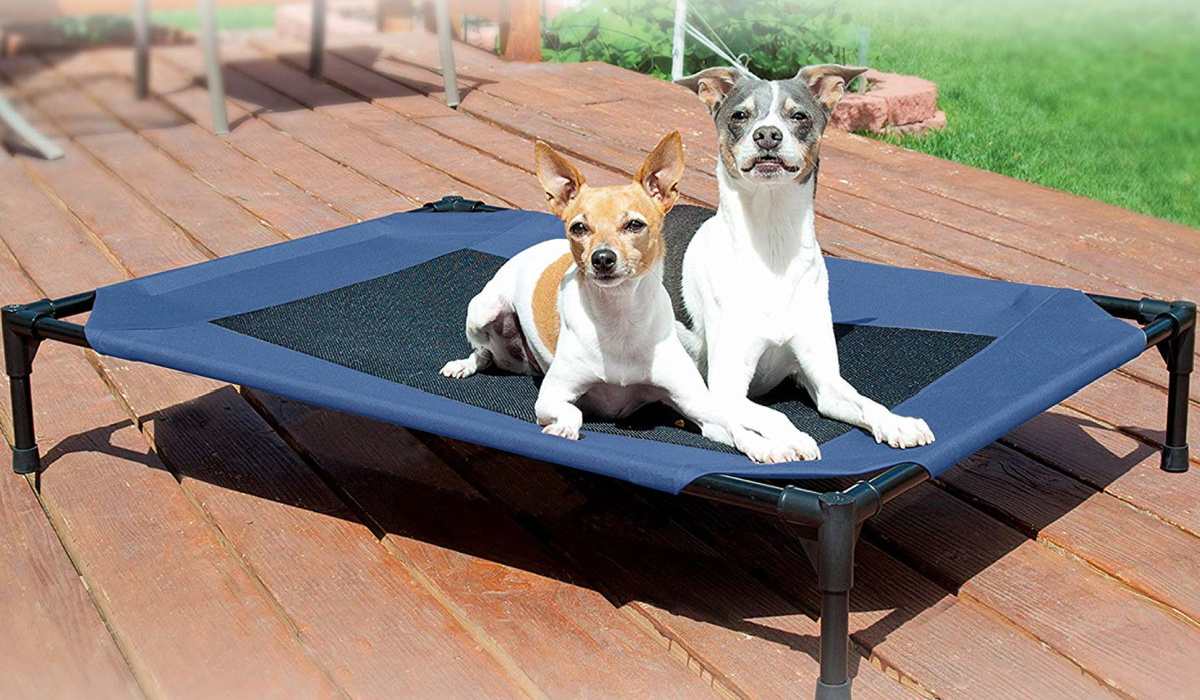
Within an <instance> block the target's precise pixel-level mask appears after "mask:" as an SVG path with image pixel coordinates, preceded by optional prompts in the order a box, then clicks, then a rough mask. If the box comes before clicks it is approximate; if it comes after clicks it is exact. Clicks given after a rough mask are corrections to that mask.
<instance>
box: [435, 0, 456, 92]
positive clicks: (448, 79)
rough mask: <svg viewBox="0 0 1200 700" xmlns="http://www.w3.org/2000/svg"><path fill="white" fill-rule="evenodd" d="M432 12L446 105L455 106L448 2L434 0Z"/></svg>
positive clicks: (452, 51)
mask: <svg viewBox="0 0 1200 700" xmlns="http://www.w3.org/2000/svg"><path fill="white" fill-rule="evenodd" d="M433 13H434V16H435V17H436V19H437V33H438V50H439V51H440V53H441V58H442V81H443V82H444V83H445V86H446V106H447V107H457V106H458V103H459V102H461V101H462V100H460V99H459V96H458V73H457V72H456V71H455V68H454V40H453V37H452V36H451V33H450V2H449V0H434V2H433Z"/></svg>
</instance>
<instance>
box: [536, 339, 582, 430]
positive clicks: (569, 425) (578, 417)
mask: <svg viewBox="0 0 1200 700" xmlns="http://www.w3.org/2000/svg"><path fill="white" fill-rule="evenodd" d="M558 359H559V361H556V362H555V363H554V364H552V365H550V371H549V372H547V373H546V378H545V379H544V380H542V388H541V389H540V390H539V391H538V398H537V403H535V404H534V406H533V412H534V414H535V415H536V416H537V422H538V425H540V426H542V432H543V433H547V434H549V435H557V436H559V437H564V438H567V439H568V440H578V439H579V429H580V428H581V427H582V426H583V412H582V411H580V410H579V407H578V406H576V405H575V401H577V400H578V399H579V397H580V396H583V394H584V393H585V392H586V391H587V390H588V387H589V386H591V384H592V381H590V380H587V379H585V378H584V377H582V376H580V375H579V374H576V373H573V372H570V371H569V370H563V369H559V371H557V372H556V371H555V370H556V369H558V368H563V367H567V366H568V363H565V362H562V361H561V359H562V358H561V357H560V358H558Z"/></svg>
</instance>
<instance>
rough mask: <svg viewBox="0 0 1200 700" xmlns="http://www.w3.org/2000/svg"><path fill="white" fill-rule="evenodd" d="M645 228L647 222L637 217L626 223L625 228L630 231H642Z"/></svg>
mask: <svg viewBox="0 0 1200 700" xmlns="http://www.w3.org/2000/svg"><path fill="white" fill-rule="evenodd" d="M645 228H646V222H645V221H638V220H637V219H631V220H630V221H629V223H627V224H625V230H626V231H628V232H630V233H641V232H642V231H643V230H645Z"/></svg>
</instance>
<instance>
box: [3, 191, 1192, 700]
mask: <svg viewBox="0 0 1200 700" xmlns="http://www.w3.org/2000/svg"><path fill="white" fill-rule="evenodd" d="M708 216H711V212H709V211H707V210H704V209H699V208H696V207H684V206H681V207H677V208H676V209H675V210H674V211H673V212H672V213H671V214H670V215H669V216H668V219H667V238H668V248H669V249H670V251H671V253H670V256H669V258H670V259H669V261H668V265H667V275H666V276H667V281H668V286H669V287H676V286H677V284H678V274H679V265H678V263H679V260H680V259H681V257H682V251H683V249H684V248H685V247H686V242H687V240H688V239H689V238H690V236H691V235H692V234H693V233H694V232H695V230H696V228H697V227H698V226H699V225H700V224H701V223H702V222H703V221H704V220H705V219H706V218H707V217H708ZM562 235H563V227H562V222H561V221H559V220H558V219H557V218H555V217H553V216H550V215H548V214H542V213H535V212H527V211H510V210H498V209H496V208H493V207H486V206H483V205H480V204H479V203H472V202H465V201H463V200H460V199H457V198H447V199H445V200H442V201H441V202H438V203H435V204H432V205H427V206H426V207H425V208H424V209H422V210H419V211H417V212H410V213H406V214H396V215H392V216H388V217H385V218H382V219H378V220H375V221H369V222H365V223H361V224H357V225H354V226H350V227H347V228H343V229H339V230H336V231H330V232H327V233H324V234H320V235H316V236H311V237H309V238H305V239H301V240H296V241H291V242H287V243H283V244H280V245H276V246H271V247H268V248H263V249H260V250H255V251H250V252H247V253H243V254H240V255H235V256H231V257H228V258H222V259H219V260H213V261H211V262H206V263H202V264H199V265H194V266H191V267H186V268H183V269H179V270H174V271H170V272H165V273H162V274H158V275H153V276H151V277H145V278H141V279H136V280H131V281H128V282H124V283H121V284H117V285H113V286H111V287H105V288H103V289H100V290H97V291H95V292H87V293H83V294H80V295H76V296H74V297H69V298H66V299H60V300H55V301H50V300H44V301H41V302H36V303H34V304H29V305H26V306H14V307H7V308H6V309H5V311H4V342H5V353H6V360H7V369H8V374H9V377H10V382H11V384H12V392H13V406H14V435H15V436H16V444H15V447H14V465H15V467H16V470H17V471H18V472H23V473H29V472H32V471H35V470H36V469H37V466H38V452H37V447H36V445H35V444H34V441H33V426H32V412H31V408H30V404H29V401H30V399H29V374H30V371H31V368H32V360H33V354H34V351H35V350H36V346H37V342H39V341H40V340H44V339H53V340H60V341H66V342H71V343H75V344H77V345H85V346H88V347H91V348H93V349H95V350H96V351H97V352H99V353H102V354H106V355H112V356H115V357H121V358H125V359H129V360H138V361H142V362H149V363H152V364H156V365H161V366H164V367H170V368H173V369H177V370H182V371H185V372H190V373H194V374H199V375H203V376H207V377H212V378H214V379H219V380H223V381H228V382H232V383H235V384H241V385H246V386H250V387H254V388H257V389H262V390H265V391H269V392H272V393H275V394H279V395H282V396H286V397H289V398H292V399H297V400H300V401H306V402H310V403H314V404H320V405H323V406H328V407H331V408H335V409H338V410H342V411H348V412H352V413H357V414H361V415H364V416H369V417H372V418H377V419H380V420H384V421H389V422H393V423H397V424H400V425H404V426H407V427H411V428H416V429H419V430H424V431H429V432H432V433H436V434H439V435H444V436H448V437H452V438H455V439H459V440H466V441H470V442H473V443H477V444H480V445H486V446H489V447H494V448H497V449H501V450H506V451H509V452H514V453H518V454H521V455H525V456H528V457H534V458H537V459H543V460H547V461H550V462H555V463H558V464H562V465H566V466H570V467H574V468H578V469H583V470H587V471H591V472H595V473H598V474H604V475H607V476H611V477H615V478H618V479H623V480H625V481H629V482H633V483H635V484H639V485H642V486H647V487H651V488H655V489H660V490H664V491H669V492H672V493H678V492H680V491H684V490H686V491H687V492H688V493H692V494H695V495H701V496H706V497H709V498H714V499H716V500H721V501H724V502H728V503H733V504H736V505H740V506H744V507H749V508H754V509H757V510H762V511H767V512H772V513H777V514H779V515H780V516H781V517H782V518H784V519H785V520H787V521H789V522H792V523H795V524H798V525H801V526H807V527H810V528H815V529H816V530H817V533H818V536H819V541H820V543H821V544H820V546H819V547H818V548H817V550H816V553H815V554H814V557H815V559H816V561H815V562H814V563H816V564H817V565H818V569H819V573H820V585H821V590H822V592H823V593H824V596H823V598H824V602H823V608H822V610H823V614H822V630H823V644H822V649H823V651H822V673H821V683H820V686H819V687H820V689H821V690H820V694H822V695H824V696H827V697H848V694H849V681H848V680H847V678H846V670H845V669H846V659H845V654H846V636H845V634H846V633H845V624H846V614H847V610H848V608H847V607H846V600H845V598H846V593H847V592H848V590H849V588H850V586H851V584H852V577H851V574H850V572H851V567H852V560H853V549H854V542H855V540H856V537H857V526H858V525H859V523H861V521H862V520H865V519H866V518H867V517H870V516H871V515H873V514H874V513H875V512H877V511H878V509H879V508H880V507H881V506H882V504H883V503H884V502H886V501H887V500H889V499H891V498H893V497H895V496H896V495H898V494H899V493H902V492H903V491H904V490H906V489H908V488H911V487H912V486H914V485H916V484H917V483H920V482H921V481H923V480H925V479H928V478H930V477H931V476H936V475H938V474H940V473H942V472H943V471H945V470H946V469H949V468H950V467H952V466H953V465H954V464H956V463H957V462H959V461H960V460H962V459H963V458H964V457H967V456H969V455H970V454H972V453H973V452H975V451H976V450H978V449H979V448H980V447H982V446H984V445H986V444H988V443H990V442H992V441H993V440H995V439H997V438H998V437H1000V436H1002V435H1004V434H1005V433H1006V432H1008V431H1009V430H1011V429H1013V428H1014V427H1016V426H1018V425H1020V424H1021V423H1022V422H1024V421H1026V420H1028V419H1029V418H1031V417H1033V416H1035V415H1037V414H1038V413H1040V412H1041V411H1043V410H1045V409H1046V408H1049V407H1050V406H1053V405H1054V404H1056V403H1058V402H1059V401H1061V400H1062V399H1064V398H1066V397H1068V396H1070V395H1071V394H1072V393H1074V392H1075V391H1077V390H1078V389H1080V388H1081V387H1083V386H1085V385H1087V384H1088V383H1090V382H1092V381H1094V380H1095V379H1097V378H1098V377H1100V376H1102V375H1104V374H1105V373H1107V372H1109V371H1111V370H1112V369H1114V368H1116V367H1119V366H1120V365H1121V364H1123V363H1125V362H1126V361H1128V360H1130V359H1132V358H1134V357H1136V356H1137V355H1138V354H1140V353H1141V352H1143V351H1145V350H1146V349H1147V348H1148V347H1151V346H1154V345H1159V346H1160V348H1162V349H1163V351H1164V356H1165V357H1166V359H1167V361H1168V367H1169V369H1170V370H1171V406H1170V413H1171V418H1170V425H1169V426H1168V435H1167V440H1166V442H1167V448H1166V449H1165V451H1164V455H1163V466H1164V468H1166V469H1169V470H1174V471H1182V470H1184V469H1186V468H1187V446H1186V444H1185V442H1184V439H1185V438H1184V434H1185V432H1186V430H1185V429H1186V406H1187V398H1186V397H1187V382H1188V372H1190V369H1191V365H1190V360H1191V357H1192V353H1193V349H1194V321H1195V306H1194V305H1191V304H1187V303H1183V302H1172V303H1168V302H1160V301H1154V300H1141V301H1134V300H1123V299H1114V298H1107V297H1089V296H1087V295H1085V294H1083V293H1081V292H1077V291H1073V290H1065V289H1054V288H1047V287H1037V286H1030V285H1023V284H1014V283H1008V282H998V281H994V280H986V279H974V278H968V277H958V276H953V275H946V274H941V273H935V272H924V271H918V270H907V269H901V268H895V267H887V266H881V265H873V264H868V263H861V262H852V261H846V260H837V259H829V260H828V266H829V274H830V287H831V290H832V292H831V293H832V299H831V301H832V307H833V314H834V320H835V323H836V324H837V325H836V334H837V338H838V350H839V354H840V356H841V361H842V367H843V373H844V375H845V376H846V378H847V379H849V381H850V382H851V383H852V384H853V385H854V386H855V387H857V388H858V389H859V390H860V391H862V392H863V393H864V394H866V395H868V396H870V397H872V398H874V399H875V400H877V401H879V402H881V403H883V404H884V405H886V406H888V407H890V408H893V409H895V410H896V411H898V412H900V413H903V414H906V415H913V416H919V417H922V418H924V419H925V420H926V421H927V422H928V423H929V425H930V427H931V428H932V429H933V431H934V434H935V435H936V436H937V441H936V442H934V443H933V444H931V445H928V446H925V447H920V448H915V449H910V450H903V451H900V450H894V449H891V448H889V447H887V446H882V445H878V444H876V443H875V442H874V440H873V439H871V438H870V437H869V436H868V435H866V434H865V433H864V432H862V431H860V430H855V429H851V428H850V427H849V426H846V425H844V424H841V423H835V422H833V421H829V420H826V419H824V418H821V417H820V416H819V415H818V414H817V413H816V412H815V411H814V410H813V408H812V406H811V403H810V402H809V401H808V399H807V397H806V396H805V395H804V394H803V392H801V391H799V390H797V389H795V388H781V389H780V390H777V391H776V392H774V393H772V394H771V395H769V396H767V397H764V398H763V399H762V400H763V401H764V402H765V403H768V404H770V405H773V406H775V407H776V408H778V409H779V410H781V411H783V412H784V413H786V414H787V415H788V416H789V417H790V418H791V419H792V420H793V422H794V423H796V425H797V426H798V427H800V428H801V429H802V430H805V431H806V432H809V433H811V434H812V435H813V436H814V437H815V438H816V439H817V440H818V442H820V443H821V452H822V459H821V460H819V461H815V462H793V463H788V464H779V465H768V466H764V465H756V464H753V463H752V462H750V461H749V460H748V459H746V458H745V457H744V456H742V455H740V454H737V453H735V452H733V451H731V450H730V449H728V448H726V447H723V446H721V445H718V444H715V443H711V442H709V441H707V440H704V439H703V438H701V437H700V436H699V435H698V434H697V433H696V431H695V430H694V427H692V426H688V425H686V424H685V423H684V422H683V421H682V420H680V419H679V417H678V416H676V415H672V414H671V413H670V411H668V410H667V409H665V408H663V407H651V408H648V409H646V410H643V411H642V412H640V413H639V414H637V415H635V416H633V417H631V418H630V419H628V420H625V421H621V422H619V423H611V422H596V421H590V422H588V423H586V424H585V426H584V430H583V435H584V437H583V439H582V440H580V441H578V442H574V441H568V440H563V439H561V438H557V437H552V436H548V435H543V434H542V433H541V431H540V428H539V427H538V426H537V425H536V424H535V423H534V421H533V403H534V400H535V398H536V396H537V382H536V380H535V379H533V378H530V377H522V376H512V375H504V374H502V373H483V374H479V375H476V376H474V377H471V378H469V379H465V380H453V379H447V378H445V377H442V376H440V374H438V370H439V369H440V368H441V366H442V365H443V364H444V363H445V362H446V361H447V360H450V359H455V358H459V357H463V356H465V354H466V353H467V352H468V351H469V347H468V345H467V343H466V340H465V338H464V336H463V321H464V318H465V313H466V308H467V303H468V301H469V300H470V299H471V297H472V296H473V295H474V294H475V293H477V292H478V291H479V290H480V289H481V288H482V287H483V285H484V283H485V282H486V281H487V280H488V279H489V278H490V276H491V275H492V274H493V273H494V272H495V271H496V269H497V268H499V266H500V265H501V264H502V263H503V262H504V261H505V260H506V259H507V258H508V257H510V256H512V255H514V254H515V253H517V252H519V251H521V250H523V249H525V248H527V247H529V246H530V245H533V244H534V243H537V242H539V241H543V240H547V239H551V238H557V237H560V236H562ZM676 309H677V313H681V314H682V313H683V312H682V307H681V305H680V304H679V303H678V300H676ZM86 310H90V311H91V316H90V318H89V319H88V321H87V324H86V326H78V325H75V324H71V323H67V322H65V321H61V320H59V319H61V318H62V317H65V316H68V315H71V314H75V313H80V312H82V311H86ZM1117 316H1121V317H1125V318H1131V319H1134V320H1136V321H1139V322H1140V323H1141V324H1145V328H1142V327H1139V326H1138V325H1134V324H1131V323H1128V322H1126V321H1123V320H1120V319H1119V318H1117ZM685 320H686V319H685ZM398 468H402V465H398ZM858 475H874V476H873V478H870V479H867V480H864V481H861V482H859V483H858V484H856V485H855V486H852V487H850V488H849V489H846V490H845V491H834V492H827V493H818V492H815V491H809V490H806V489H802V488H799V487H797V486H794V485H789V486H778V485H772V484H769V483H763V482H761V481H759V480H760V479H784V480H788V481H792V482H794V481H796V480H801V479H811V478H815V477H847V476H858Z"/></svg>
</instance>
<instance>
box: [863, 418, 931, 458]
mask: <svg viewBox="0 0 1200 700" xmlns="http://www.w3.org/2000/svg"><path fill="white" fill-rule="evenodd" d="M871 433H872V435H873V436H874V437H875V442H879V443H887V445H888V446H889V447H895V448H897V449H901V450H902V449H904V448H906V447H921V446H923V445H928V444H929V443H931V442H933V440H934V437H933V431H932V430H930V429H929V425H928V424H926V423H925V421H923V420H921V419H920V418H910V417H908V416H898V415H896V414H894V413H889V414H888V415H887V417H886V418H884V419H882V420H880V421H879V422H878V423H876V424H875V425H873V426H871Z"/></svg>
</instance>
